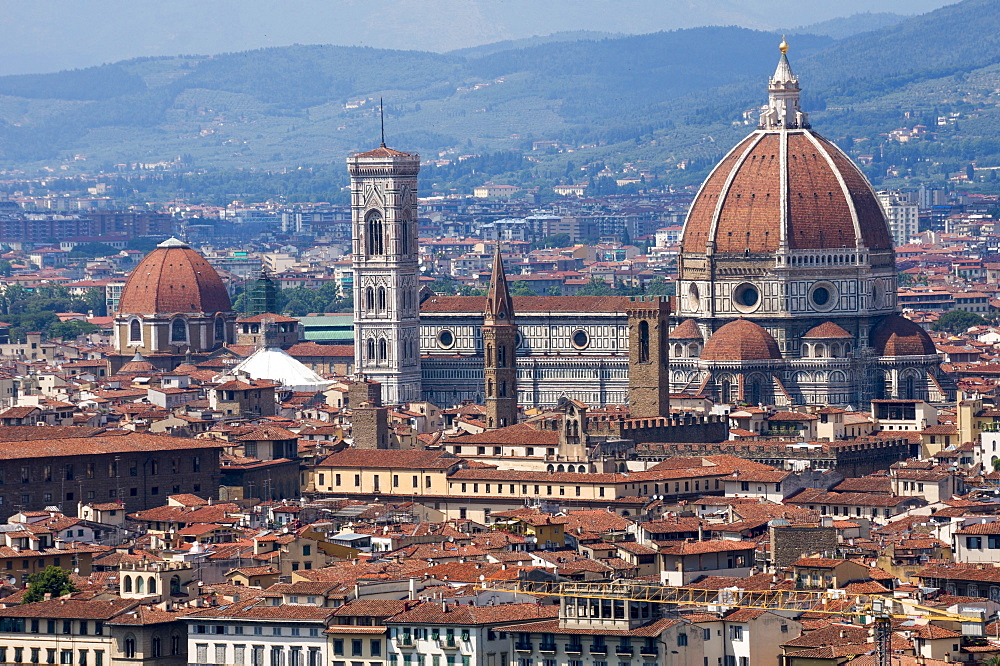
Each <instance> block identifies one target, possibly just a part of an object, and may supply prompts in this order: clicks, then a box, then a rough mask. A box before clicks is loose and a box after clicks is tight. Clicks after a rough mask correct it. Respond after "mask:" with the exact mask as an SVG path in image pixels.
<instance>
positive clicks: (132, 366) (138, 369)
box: [118, 352, 156, 375]
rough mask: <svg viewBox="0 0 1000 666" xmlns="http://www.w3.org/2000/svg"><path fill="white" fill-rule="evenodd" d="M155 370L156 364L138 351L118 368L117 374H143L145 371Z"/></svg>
mask: <svg viewBox="0 0 1000 666" xmlns="http://www.w3.org/2000/svg"><path fill="white" fill-rule="evenodd" d="M155 371H156V366H154V365H153V364H152V363H150V362H149V360H148V359H147V358H146V357H145V356H143V355H142V354H140V353H139V352H136V353H135V356H133V357H132V360H130V361H129V362H128V363H126V364H125V365H123V366H122V367H121V368H120V369H119V370H118V374H120V375H136V374H143V373H146V372H155Z"/></svg>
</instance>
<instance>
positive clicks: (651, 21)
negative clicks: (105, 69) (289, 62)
mask: <svg viewBox="0 0 1000 666" xmlns="http://www.w3.org/2000/svg"><path fill="white" fill-rule="evenodd" d="M953 1H954V0H837V1H836V2H814V1H806V2H803V1H802V0H3V2H2V3H0V17H2V20H3V25H4V28H5V29H4V30H3V39H2V40H0V75H2V74H18V73H25V72H48V71H56V70H59V69H67V68H74V67H85V66H88V65H95V64H100V63H103V62H113V61H116V60H123V59H126V58H133V57H137V56H154V55H176V54H211V53H223V52H228V51H244V50H247V49H253V48H259V47H264V46H285V45H288V44H295V43H298V44H342V45H357V46H374V47H380V48H399V49H421V50H429V51H448V50H451V49H457V48H463V47H467V46H475V45H478V44H487V43H490V42H496V41H499V40H503V39H515V38H521V37H530V36H532V35H547V34H551V33H553V32H560V31H566V30H601V31H607V32H622V33H645V32H656V31H658V30H671V29H676V28H688V27H693V26H699V25H734V24H735V25H742V26H746V27H750V28H760V29H774V28H782V27H795V26H800V25H806V24H810V23H815V22H818V21H823V20H826V19H830V18H835V17H838V16H849V15H851V14H855V13H858V12H895V13H899V14H916V13H922V12H926V11H930V10H932V9H936V8H938V7H941V6H943V5H946V4H951V3H952V2H953Z"/></svg>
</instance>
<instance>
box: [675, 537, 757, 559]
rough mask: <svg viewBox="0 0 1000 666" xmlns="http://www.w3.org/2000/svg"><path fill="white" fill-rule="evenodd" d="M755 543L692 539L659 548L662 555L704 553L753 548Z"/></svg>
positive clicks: (755, 545)
mask: <svg viewBox="0 0 1000 666" xmlns="http://www.w3.org/2000/svg"><path fill="white" fill-rule="evenodd" d="M756 547H757V544H756V543H754V542H753V541H731V540H728V539H725V540H718V541H692V542H690V543H682V544H678V545H676V546H668V547H665V548H661V549H660V553H661V554H663V555H702V554H704V553H725V552H729V551H734V550H754V549H755V548H756Z"/></svg>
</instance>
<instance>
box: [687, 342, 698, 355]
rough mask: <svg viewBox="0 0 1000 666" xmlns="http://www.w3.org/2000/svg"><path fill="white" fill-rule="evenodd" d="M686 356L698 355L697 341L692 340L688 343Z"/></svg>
mask: <svg viewBox="0 0 1000 666" xmlns="http://www.w3.org/2000/svg"><path fill="white" fill-rule="evenodd" d="M688 356H690V357H691V358H697V357H698V343H697V342H692V343H691V344H689V345H688Z"/></svg>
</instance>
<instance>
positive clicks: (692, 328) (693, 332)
mask: <svg viewBox="0 0 1000 666" xmlns="http://www.w3.org/2000/svg"><path fill="white" fill-rule="evenodd" d="M669 337H670V339H671V340H702V339H703V338H702V336H701V329H699V328H698V324H696V323H695V321H694V319H685V320H684V321H683V322H681V323H680V324H678V325H677V327H676V328H675V329H674V330H672V331H670V336H669Z"/></svg>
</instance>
